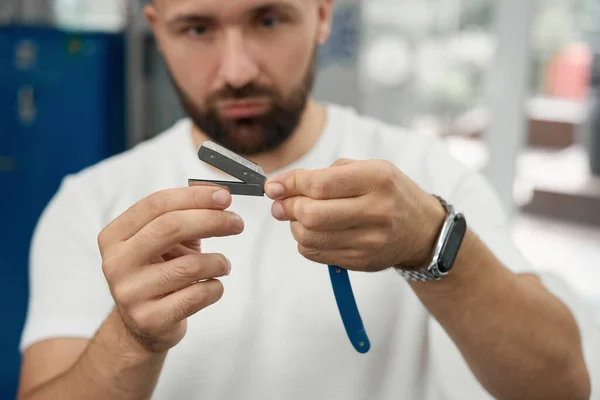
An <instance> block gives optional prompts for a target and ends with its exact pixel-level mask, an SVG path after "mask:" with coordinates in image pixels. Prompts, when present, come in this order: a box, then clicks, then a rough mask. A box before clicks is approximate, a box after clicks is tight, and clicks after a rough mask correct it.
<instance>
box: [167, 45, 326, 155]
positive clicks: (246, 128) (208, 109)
mask: <svg viewBox="0 0 600 400" xmlns="http://www.w3.org/2000/svg"><path fill="white" fill-rule="evenodd" d="M316 61H317V48H315V50H314V52H313V56H312V59H311V62H310V64H309V67H308V68H307V71H306V73H305V74H304V76H303V78H302V80H301V82H300V83H299V84H298V85H297V86H296V87H295V88H294V90H293V91H292V92H291V94H290V95H289V96H287V97H284V96H283V95H281V94H280V93H278V92H277V91H276V90H275V89H273V88H267V87H260V86H257V85H255V84H252V83H250V84H248V85H246V86H244V87H242V88H234V87H231V86H227V87H225V88H224V89H222V90H220V91H219V92H217V93H214V94H212V95H211V96H210V97H208V98H207V99H206V101H205V104H204V105H203V106H198V105H197V104H196V103H195V102H194V100H192V98H191V96H189V95H188V94H187V93H186V92H185V90H184V89H183V86H182V85H180V84H179V83H177V82H176V80H175V79H174V78H173V76H172V75H171V74H169V75H170V77H171V81H172V83H173V86H174V88H175V90H176V92H177V94H178V96H179V101H180V103H181V106H182V107H183V109H184V110H185V112H186V113H187V115H188V117H189V118H190V119H191V120H192V122H193V123H194V124H195V125H196V127H197V128H198V129H200V130H201V131H202V132H204V133H205V134H206V135H207V136H208V137H209V138H210V139H211V140H212V141H213V142H215V143H217V144H220V145H221V146H223V147H225V148H227V149H229V150H230V151H233V152H234V153H238V154H242V155H245V156H252V155H256V154H260V153H264V152H268V151H271V150H274V149H277V148H278V147H279V146H281V145H282V144H283V143H285V142H286V141H287V140H288V139H289V138H290V137H291V136H292V134H293V133H294V131H295V130H296V129H297V128H298V125H299V124H300V121H301V119H302V115H303V113H304V110H305V109H306V106H307V103H308V98H309V96H310V93H311V91H312V89H313V84H314V80H315V72H316V64H317V62H316ZM251 98H261V99H267V100H268V103H269V109H268V111H267V112H266V113H265V114H262V115H260V116H256V117H251V118H242V119H228V118H225V117H223V116H222V115H220V114H219V112H218V108H217V104H218V103H219V102H221V101H224V100H225V101H231V100H234V101H240V100H246V99H251Z"/></svg>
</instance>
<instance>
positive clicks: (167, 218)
mask: <svg viewBox="0 0 600 400" xmlns="http://www.w3.org/2000/svg"><path fill="white" fill-rule="evenodd" d="M157 229H158V230H159V232H160V234H161V235H162V236H166V237H173V236H175V237H176V236H178V235H179V234H180V232H181V223H180V221H179V218H178V217H177V216H176V215H174V214H168V215H164V216H162V217H160V218H159V219H158V220H157Z"/></svg>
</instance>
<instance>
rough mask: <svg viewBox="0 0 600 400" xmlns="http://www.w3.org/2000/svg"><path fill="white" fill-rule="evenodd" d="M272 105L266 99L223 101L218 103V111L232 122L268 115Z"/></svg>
mask: <svg viewBox="0 0 600 400" xmlns="http://www.w3.org/2000/svg"><path fill="white" fill-rule="evenodd" d="M270 108H271V103H270V101H269V100H268V99H266V98H255V99H247V100H223V101H220V102H218V103H217V110H218V111H219V113H220V114H221V115H223V116H224V117H225V118H227V119H230V120H237V119H249V118H255V117H258V116H261V115H264V114H265V113H267V112H268V111H269V110H270Z"/></svg>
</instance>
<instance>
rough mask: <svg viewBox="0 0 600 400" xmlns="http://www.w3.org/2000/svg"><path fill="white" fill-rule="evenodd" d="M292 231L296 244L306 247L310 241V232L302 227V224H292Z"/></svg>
mask: <svg viewBox="0 0 600 400" xmlns="http://www.w3.org/2000/svg"><path fill="white" fill-rule="evenodd" d="M291 229H292V235H293V236H294V239H296V242H298V243H299V244H301V245H304V246H306V245H307V239H308V232H307V230H306V228H304V226H302V225H301V224H296V223H292V225H291Z"/></svg>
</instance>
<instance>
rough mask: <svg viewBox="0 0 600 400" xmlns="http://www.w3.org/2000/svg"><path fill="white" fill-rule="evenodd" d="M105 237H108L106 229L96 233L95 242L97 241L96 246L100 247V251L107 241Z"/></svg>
mask: <svg viewBox="0 0 600 400" xmlns="http://www.w3.org/2000/svg"><path fill="white" fill-rule="evenodd" d="M107 239H108V238H107V233H106V230H104V229H103V230H101V231H100V233H99V234H98V237H97V238H96V242H97V243H98V248H99V249H100V252H102V251H103V250H104V249H105V248H106V244H107V242H108V240H107Z"/></svg>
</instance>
